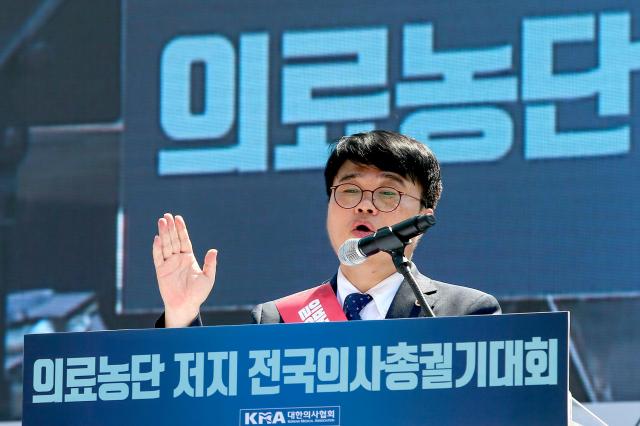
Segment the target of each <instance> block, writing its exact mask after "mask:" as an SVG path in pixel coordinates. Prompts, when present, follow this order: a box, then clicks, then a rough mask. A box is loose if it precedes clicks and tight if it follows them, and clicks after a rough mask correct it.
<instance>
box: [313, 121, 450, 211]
mask: <svg viewBox="0 0 640 426" xmlns="http://www.w3.org/2000/svg"><path fill="white" fill-rule="evenodd" d="M346 161H352V162H354V163H356V164H361V165H365V166H374V167H376V168H378V169H380V170H382V171H385V172H392V173H397V174H398V175H400V176H402V177H404V178H406V179H409V180H410V181H412V182H413V183H416V184H420V186H421V188H422V197H421V203H422V205H423V206H424V207H426V208H432V209H435V207H436V205H437V204H438V200H439V199H440V195H441V194H442V180H441V177H440V163H438V159H437V158H436V156H435V155H434V154H433V152H432V151H431V150H430V149H429V148H428V147H427V146H426V145H425V144H423V143H421V142H419V141H417V140H415V139H413V138H411V137H409V136H405V135H402V134H400V133H396V132H391V131H388V130H374V131H371V132H366V133H356V134H354V135H351V136H343V137H342V138H340V139H339V140H338V141H337V142H335V143H334V144H333V145H332V147H331V155H330V156H329V159H328V160H327V165H326V167H325V169H324V181H325V185H326V189H327V195H328V196H331V186H333V180H334V179H335V177H336V174H337V173H338V170H339V169H340V167H342V165H343V164H344V163H345V162H346Z"/></svg>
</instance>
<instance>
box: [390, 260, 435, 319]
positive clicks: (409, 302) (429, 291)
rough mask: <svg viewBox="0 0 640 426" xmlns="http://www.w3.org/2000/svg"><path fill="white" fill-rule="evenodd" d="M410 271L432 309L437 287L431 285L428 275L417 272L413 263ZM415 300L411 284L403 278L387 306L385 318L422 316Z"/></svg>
mask: <svg viewBox="0 0 640 426" xmlns="http://www.w3.org/2000/svg"><path fill="white" fill-rule="evenodd" d="M411 273H412V274H413V277H414V278H415V279H416V282H417V283H418V287H420V290H421V291H422V292H423V293H424V295H425V297H426V299H427V301H428V302H429V305H431V308H432V309H433V308H434V306H435V300H436V298H435V294H436V292H437V291H438V289H437V288H436V287H435V285H433V282H432V281H431V279H430V278H429V277H425V276H424V275H422V274H421V273H420V272H418V269H417V268H416V267H415V265H413V266H412V268H411ZM416 302H417V301H416V296H415V294H413V290H412V289H411V285H410V284H409V283H408V282H407V280H403V281H402V284H400V287H399V288H398V292H397V293H396V295H395V297H394V298H393V301H392V302H391V306H389V311H388V312H387V316H386V318H414V317H418V316H423V315H424V314H423V313H422V309H421V308H420V306H418V305H417V304H416Z"/></svg>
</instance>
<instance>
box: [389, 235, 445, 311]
mask: <svg viewBox="0 0 640 426" xmlns="http://www.w3.org/2000/svg"><path fill="white" fill-rule="evenodd" d="M387 253H389V254H390V255H391V259H392V260H393V264H394V265H395V267H396V271H398V272H399V273H400V274H402V276H403V277H404V279H405V280H407V282H408V283H409V285H410V286H411V290H413V294H415V296H416V299H417V301H418V302H419V303H420V307H421V308H422V312H423V313H424V316H426V317H435V316H436V315H435V314H434V313H433V310H432V309H431V306H429V302H427V298H426V297H424V293H422V291H420V287H418V283H417V282H416V279H415V278H413V274H412V273H411V262H410V261H409V259H407V258H406V257H405V255H404V245H403V246H402V247H401V248H398V249H395V250H391V251H388V252H387Z"/></svg>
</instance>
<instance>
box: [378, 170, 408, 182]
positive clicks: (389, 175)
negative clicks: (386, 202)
mask: <svg viewBox="0 0 640 426" xmlns="http://www.w3.org/2000/svg"><path fill="white" fill-rule="evenodd" d="M382 176H383V177H384V178H386V179H390V180H392V181H394V182H398V183H399V184H401V185H405V184H406V183H407V182H406V179H403V178H402V177H401V176H399V175H397V174H395V173H382Z"/></svg>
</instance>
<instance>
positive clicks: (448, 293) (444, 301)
mask: <svg viewBox="0 0 640 426" xmlns="http://www.w3.org/2000/svg"><path fill="white" fill-rule="evenodd" d="M427 279H430V278H427ZM430 280H431V285H432V286H433V287H435V289H436V290H437V291H436V293H435V294H434V296H435V306H434V308H435V313H436V315H437V316H453V315H486V314H499V313H501V309H500V304H499V303H498V301H497V300H496V298H495V297H493V296H492V295H490V294H488V293H485V292H483V291H480V290H477V289H475V288H471V287H465V286H462V285H456V284H449V283H445V282H442V281H436V280H433V279H430Z"/></svg>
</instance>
